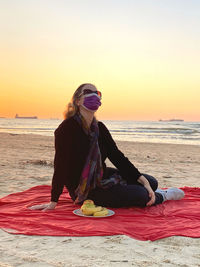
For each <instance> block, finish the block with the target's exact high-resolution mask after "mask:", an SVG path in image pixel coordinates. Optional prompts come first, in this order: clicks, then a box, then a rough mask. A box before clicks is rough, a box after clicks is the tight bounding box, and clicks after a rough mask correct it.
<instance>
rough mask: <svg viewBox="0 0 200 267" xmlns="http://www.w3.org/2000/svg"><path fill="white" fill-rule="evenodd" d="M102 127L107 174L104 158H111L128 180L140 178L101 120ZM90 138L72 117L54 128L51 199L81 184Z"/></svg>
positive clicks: (101, 140)
mask: <svg viewBox="0 0 200 267" xmlns="http://www.w3.org/2000/svg"><path fill="white" fill-rule="evenodd" d="M98 126H99V139H98V142H99V148H100V152H101V158H102V164H103V170H104V172H103V173H104V176H103V179H104V178H105V176H106V175H105V173H106V164H105V160H106V158H108V159H109V160H110V161H111V162H112V163H113V165H115V167H116V168H117V169H118V170H119V173H120V175H121V176H122V178H123V179H125V180H126V181H127V182H129V181H133V180H137V179H138V178H139V176H141V173H140V172H139V171H138V169H136V168H135V167H134V165H133V164H132V163H131V162H130V161H129V160H128V158H126V157H125V156H124V154H123V153H122V152H121V151H120V150H119V149H118V148H117V146H116V143H115V142H114V140H113V138H112V136H111V134H110V132H109V130H108V129H107V128H106V126H105V125H104V124H103V123H102V122H98ZM89 146H90V143H89V137H88V136H87V135H86V134H85V133H84V131H83V129H82V128H81V126H80V125H79V124H78V122H77V121H76V120H75V119H74V118H73V117H71V118H69V119H67V120H64V121H63V122H62V123H61V124H60V125H59V127H58V128H57V129H56V130H55V159H54V175H53V180H52V190H51V201H55V202H57V201H58V199H59V196H60V195H61V193H62V191H63V187H64V186H66V187H67V189H68V191H69V193H70V195H71V196H73V195H74V191H75V189H76V188H77V186H78V184H79V179H80V176H81V173H82V170H83V167H84V164H85V161H86V158H87V155H88V152H89Z"/></svg>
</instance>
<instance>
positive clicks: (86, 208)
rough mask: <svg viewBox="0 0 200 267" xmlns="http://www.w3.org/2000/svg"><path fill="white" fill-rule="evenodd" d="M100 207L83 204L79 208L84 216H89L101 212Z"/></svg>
mask: <svg viewBox="0 0 200 267" xmlns="http://www.w3.org/2000/svg"><path fill="white" fill-rule="evenodd" d="M101 210H102V207H101V206H95V205H94V204H83V205H82V206H81V211H82V213H83V214H84V215H87V216H91V215H93V214H94V213H95V212H98V211H101Z"/></svg>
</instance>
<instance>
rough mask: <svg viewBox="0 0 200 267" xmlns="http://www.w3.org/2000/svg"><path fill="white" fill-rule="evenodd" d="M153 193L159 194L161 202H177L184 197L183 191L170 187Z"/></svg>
mask: <svg viewBox="0 0 200 267" xmlns="http://www.w3.org/2000/svg"><path fill="white" fill-rule="evenodd" d="M155 192H157V193H160V194H161V195H162V196H163V201H166V200H179V199H182V198H184V196H185V193H184V191H183V190H181V189H179V188H176V187H171V188H168V189H166V190H163V189H157V190H156V191H155Z"/></svg>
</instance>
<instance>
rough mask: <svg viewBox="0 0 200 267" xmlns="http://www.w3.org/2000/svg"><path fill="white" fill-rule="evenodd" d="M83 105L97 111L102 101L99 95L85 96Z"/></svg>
mask: <svg viewBox="0 0 200 267" xmlns="http://www.w3.org/2000/svg"><path fill="white" fill-rule="evenodd" d="M83 106H84V107H85V108H86V109H88V110H91V111H96V110H97V109H98V108H99V106H101V101H100V99H99V97H98V96H97V95H91V96H85V98H84V102H83Z"/></svg>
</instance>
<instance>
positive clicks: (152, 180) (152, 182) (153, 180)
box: [142, 173, 158, 191]
mask: <svg viewBox="0 0 200 267" xmlns="http://www.w3.org/2000/svg"><path fill="white" fill-rule="evenodd" d="M142 175H143V176H144V177H145V178H146V179H147V180H148V181H149V184H150V186H151V188H152V189H153V191H156V189H157V188H158V181H157V180H156V178H154V177H153V176H151V175H149V174H146V173H143V174H142Z"/></svg>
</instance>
